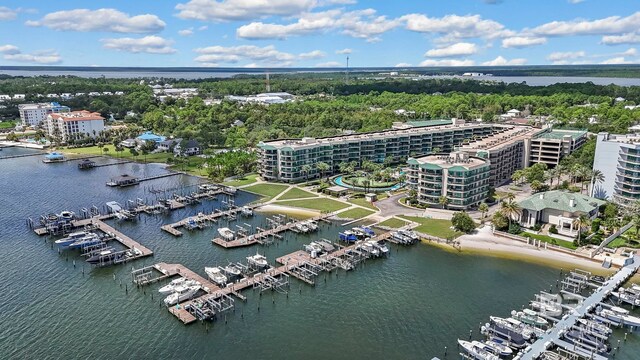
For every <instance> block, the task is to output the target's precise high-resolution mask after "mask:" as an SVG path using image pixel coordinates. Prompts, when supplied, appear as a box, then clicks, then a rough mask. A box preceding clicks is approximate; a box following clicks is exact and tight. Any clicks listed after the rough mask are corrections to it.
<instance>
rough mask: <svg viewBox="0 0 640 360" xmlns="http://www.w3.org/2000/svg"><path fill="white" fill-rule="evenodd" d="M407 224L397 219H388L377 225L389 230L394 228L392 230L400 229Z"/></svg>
mask: <svg viewBox="0 0 640 360" xmlns="http://www.w3.org/2000/svg"><path fill="white" fill-rule="evenodd" d="M407 224H408V222H406V221H404V220H400V219H398V218H390V219H387V220H385V221H383V222H381V223H379V224H378V225H380V226H386V227H390V228H394V229H398V228H401V227H403V226H405V225H407Z"/></svg>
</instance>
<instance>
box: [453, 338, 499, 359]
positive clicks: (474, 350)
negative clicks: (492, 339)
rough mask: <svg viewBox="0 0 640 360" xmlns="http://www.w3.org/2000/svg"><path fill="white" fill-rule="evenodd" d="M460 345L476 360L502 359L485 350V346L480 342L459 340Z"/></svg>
mask: <svg viewBox="0 0 640 360" xmlns="http://www.w3.org/2000/svg"><path fill="white" fill-rule="evenodd" d="M458 344H459V345H460V346H461V347H462V348H463V349H464V351H466V352H467V353H468V354H469V355H471V356H472V357H473V358H474V359H477V360H499V359H500V358H499V357H498V356H496V355H494V354H492V353H490V352H488V351H487V350H485V348H484V346H483V345H482V343H481V342H479V341H464V340H460V339H458Z"/></svg>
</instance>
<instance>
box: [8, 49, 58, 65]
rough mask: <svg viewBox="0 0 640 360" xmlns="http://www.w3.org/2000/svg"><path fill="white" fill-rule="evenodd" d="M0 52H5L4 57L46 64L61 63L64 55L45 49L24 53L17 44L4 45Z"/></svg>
mask: <svg viewBox="0 0 640 360" xmlns="http://www.w3.org/2000/svg"><path fill="white" fill-rule="evenodd" d="M0 53H2V54H3V55H2V58H3V59H5V60H9V61H15V62H26V63H34V64H46V65H51V64H59V63H61V62H62V57H61V56H60V55H59V54H58V53H57V52H55V51H53V50H43V51H37V52H34V53H33V54H25V53H22V52H21V51H20V49H18V47H17V46H14V45H3V46H0Z"/></svg>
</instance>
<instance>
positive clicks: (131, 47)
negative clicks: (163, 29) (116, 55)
mask: <svg viewBox="0 0 640 360" xmlns="http://www.w3.org/2000/svg"><path fill="white" fill-rule="evenodd" d="M100 41H102V46H103V47H104V48H105V49H110V50H117V51H125V52H130V53H134V54H138V53H148V54H173V53H175V52H176V49H174V48H172V47H171V45H172V44H173V41H171V40H167V39H165V38H162V37H160V36H156V35H150V36H145V37H142V38H130V37H125V38H118V39H102V40H100Z"/></svg>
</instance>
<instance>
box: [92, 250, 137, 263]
mask: <svg viewBox="0 0 640 360" xmlns="http://www.w3.org/2000/svg"><path fill="white" fill-rule="evenodd" d="M128 254H131V253H129V252H128V251H117V250H114V249H107V250H103V251H100V252H99V253H98V254H96V255H93V256H91V257H89V258H88V259H87V262H88V263H89V264H92V265H100V266H106V265H112V264H120V263H122V262H125V261H126V260H127V258H128V257H130V256H129V255H128Z"/></svg>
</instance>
